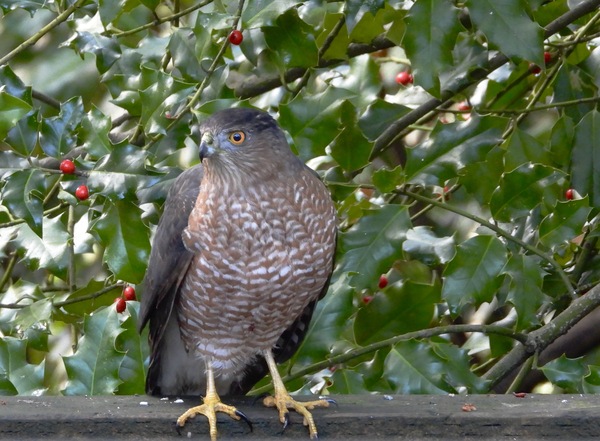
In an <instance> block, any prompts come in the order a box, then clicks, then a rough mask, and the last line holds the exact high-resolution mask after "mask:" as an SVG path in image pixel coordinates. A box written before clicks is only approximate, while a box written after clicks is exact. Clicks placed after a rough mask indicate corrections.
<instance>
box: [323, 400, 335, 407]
mask: <svg viewBox="0 0 600 441" xmlns="http://www.w3.org/2000/svg"><path fill="white" fill-rule="evenodd" d="M321 399H322V400H323V401H327V402H328V403H329V404H334V405H335V407H338V403H337V401H335V400H334V399H333V398H321Z"/></svg>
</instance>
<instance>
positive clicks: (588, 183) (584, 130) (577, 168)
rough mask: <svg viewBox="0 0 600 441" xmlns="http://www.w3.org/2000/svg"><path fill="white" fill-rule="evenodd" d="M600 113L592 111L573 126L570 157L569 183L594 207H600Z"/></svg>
mask: <svg viewBox="0 0 600 441" xmlns="http://www.w3.org/2000/svg"><path fill="white" fill-rule="evenodd" d="M599 143H600V112H598V111H597V110H593V111H591V112H589V113H588V114H586V115H585V116H584V117H583V118H582V120H581V121H580V122H579V124H577V125H576V126H575V138H574V140H573V151H572V156H571V170H570V172H571V183H572V185H573V188H574V189H576V190H577V191H578V192H579V194H582V195H588V196H589V198H590V203H591V205H592V206H594V207H598V206H600V155H598V153H597V151H596V150H597V149H596V146H597V145H599Z"/></svg>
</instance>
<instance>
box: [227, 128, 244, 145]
mask: <svg viewBox="0 0 600 441" xmlns="http://www.w3.org/2000/svg"><path fill="white" fill-rule="evenodd" d="M229 140H230V141H231V142H232V143H233V144H235V145H240V144H241V143H242V142H244V141H245V140H246V134H245V133H244V132H242V131H240V130H238V131H236V132H231V133H230V134H229Z"/></svg>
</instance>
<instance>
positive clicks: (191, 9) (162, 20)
mask: <svg viewBox="0 0 600 441" xmlns="http://www.w3.org/2000/svg"><path fill="white" fill-rule="evenodd" d="M213 1H214V0H206V1H203V2H200V3H198V4H195V5H194V6H190V7H189V8H186V9H184V10H182V11H179V12H177V13H175V14H172V15H169V16H167V17H163V18H157V19H156V20H154V21H153V22H152V23H146V24H145V25H142V26H138V27H137V28H133V29H130V30H128V31H111V32H110V34H111V35H112V36H113V37H117V38H122V37H127V36H128V35H133V34H137V33H138V32H141V31H144V30H146V29H150V28H153V27H154V26H158V25H160V24H163V23H166V22H168V21H176V20H179V19H180V18H181V17H184V16H186V15H188V14H190V13H192V12H194V11H196V10H197V9H200V8H202V7H203V6H206V5H208V4H209V3H212V2H213Z"/></svg>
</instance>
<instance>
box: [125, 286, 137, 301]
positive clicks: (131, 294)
mask: <svg viewBox="0 0 600 441" xmlns="http://www.w3.org/2000/svg"><path fill="white" fill-rule="evenodd" d="M123 298H124V299H125V300H127V301H130V300H135V288H134V287H133V286H126V287H125V289H123Z"/></svg>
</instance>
